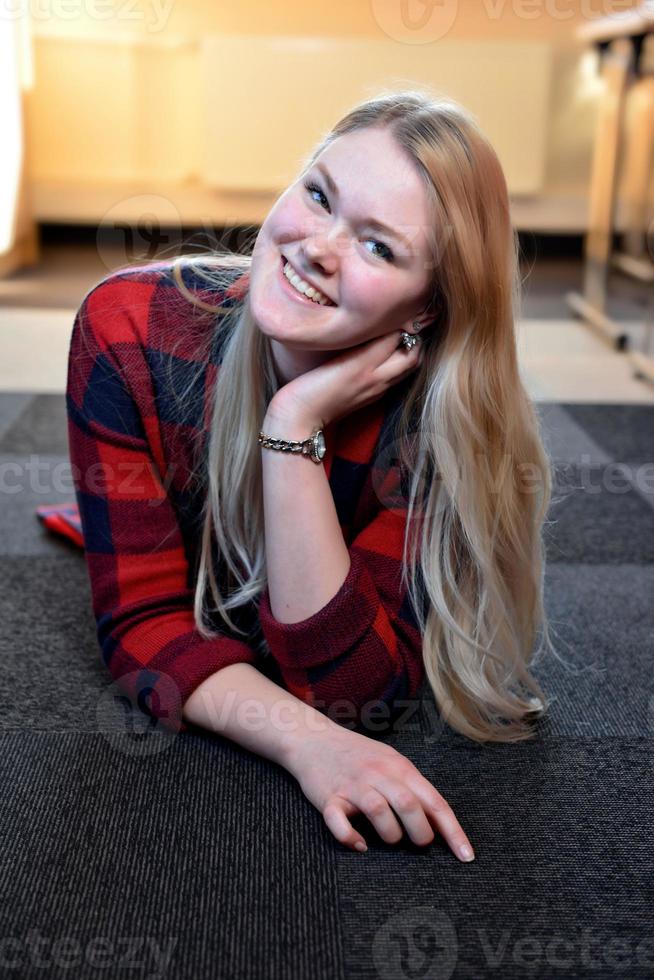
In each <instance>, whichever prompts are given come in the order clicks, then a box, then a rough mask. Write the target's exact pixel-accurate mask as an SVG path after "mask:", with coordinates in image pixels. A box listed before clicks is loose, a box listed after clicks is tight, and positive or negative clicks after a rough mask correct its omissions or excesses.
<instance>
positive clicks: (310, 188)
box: [304, 181, 394, 262]
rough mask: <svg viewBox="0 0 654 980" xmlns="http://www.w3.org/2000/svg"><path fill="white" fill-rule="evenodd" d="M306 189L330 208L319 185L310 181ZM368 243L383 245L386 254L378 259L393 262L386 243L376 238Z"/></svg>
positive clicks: (368, 239) (306, 184)
mask: <svg viewBox="0 0 654 980" xmlns="http://www.w3.org/2000/svg"><path fill="white" fill-rule="evenodd" d="M304 187H305V189H306V190H307V191H308V192H309V194H310V195H311V194H313V193H314V191H315V192H316V193H317V194H320V196H321V197H322V198H323V199H324V200H325V201H326V202H327V207H329V201H327V198H326V197H325V195H324V194H323V192H322V191H321V189H320V188H319V187H318V185H317V184H312V183H311V182H310V181H308V182H307V183H305V185H304ZM320 206H321V207H322V206H323V205H322V204H321V205H320ZM366 241H368V242H374V243H375V245H381V247H382V248H383V249H385V250H386V254H385V255H384V256H378V258H384V261H385V262H392V261H393V259H394V255H393V252H392V250H391V249H390V248H389V247H388V245H385V244H384V242H380V241H379V240H378V239H376V238H367V239H366Z"/></svg>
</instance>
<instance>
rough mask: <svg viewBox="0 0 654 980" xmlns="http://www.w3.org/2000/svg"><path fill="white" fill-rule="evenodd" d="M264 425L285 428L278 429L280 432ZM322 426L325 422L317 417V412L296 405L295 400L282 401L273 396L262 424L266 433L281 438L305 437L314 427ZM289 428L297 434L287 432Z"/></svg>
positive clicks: (322, 427)
mask: <svg viewBox="0 0 654 980" xmlns="http://www.w3.org/2000/svg"><path fill="white" fill-rule="evenodd" d="M266 426H268V427H269V428H272V427H277V428H279V427H281V426H286V429H280V432H276V431H275V432H272V431H269V429H268V428H266ZM324 428H325V423H324V421H323V419H321V418H318V416H317V414H314V413H310V412H308V411H307V410H306V408H304V407H303V406H301V405H298V404H297V402H291V401H289V400H286V401H282V400H281V399H279V400H278V401H275V398H273V399H272V400H271V401H270V403H269V405H268V408H267V409H266V415H265V418H264V420H263V425H262V429H263V431H264V432H265V433H266V435H270V436H273V437H274V438H282V439H284V438H285V439H306V438H307V436H310V435H311V433H312V432H313V431H314V430H315V429H324ZM289 429H292V430H293V431H295V432H297V433H298V434H297V435H292V434H291V435H289V434H287V433H288V430H289Z"/></svg>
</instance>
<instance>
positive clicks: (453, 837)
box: [409, 770, 475, 861]
mask: <svg viewBox="0 0 654 980" xmlns="http://www.w3.org/2000/svg"><path fill="white" fill-rule="evenodd" d="M415 777H416V778H415V779H413V780H412V781H411V782H410V783H409V785H410V786H411V789H412V790H413V791H414V792H415V794H416V796H417V797H418V799H419V800H420V801H421V802H422V804H423V805H424V807H425V812H426V814H427V816H428V817H429V819H430V820H431V821H432V822H433V823H434V824H435V826H436V828H437V829H438V831H439V832H440V833H441V834H442V835H443V837H444V838H445V840H446V841H447V843H448V844H449V846H450V847H451V848H452V850H453V851H454V853H455V854H456V856H457V857H458V858H459V860H461V861H472V860H474V856H475V851H474V848H473V846H472V844H471V843H470V840H469V839H468V836H467V834H466V832H465V831H464V829H463V827H462V826H461V824H460V823H459V821H458V820H457V818H456V816H455V814H454V811H453V810H452V807H451V806H450V804H449V803H448V802H447V800H446V799H445V798H444V797H442V796H441V794H440V793H439V792H438V790H437V789H435V787H434V786H432V784H431V783H430V782H429V781H428V780H426V779H425V778H424V776H422V775H421V774H420V773H419V772H418V771H417V770H416V774H415Z"/></svg>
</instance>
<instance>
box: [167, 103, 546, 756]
mask: <svg viewBox="0 0 654 980" xmlns="http://www.w3.org/2000/svg"><path fill="white" fill-rule="evenodd" d="M369 126H384V127H389V129H390V132H391V133H392V135H393V136H394V138H395V140H396V141H397V143H398V145H399V146H400V147H402V148H403V150H404V151H405V153H406V154H408V156H409V157H410V158H411V160H412V161H413V162H414V164H415V167H416V169H417V172H418V173H419V174H420V176H421V177H422V179H423V180H424V183H425V186H426V188H427V192H428V194H429V199H430V201H431V202H432V205H433V209H434V210H433V214H434V227H433V229H430V231H431V239H432V244H433V249H434V263H433V284H432V309H433V311H434V315H435V317H436V321H435V324H436V325H435V327H434V329H431V330H429V331H428V332H425V345H426V347H425V357H424V362H423V363H422V365H421V367H420V368H419V369H418V370H417V371H416V372H415V374H414V375H413V383H412V384H411V385H410V386H409V387H408V389H407V395H406V397H405V399H404V402H403V405H402V411H401V412H399V413H398V422H397V428H396V430H395V435H394V438H395V442H394V448H395V449H396V451H397V458H399V460H400V471H402V472H403V473H404V474H405V476H407V477H408V478H409V480H408V494H407V501H406V506H407V522H406V533H405V537H404V551H403V570H402V583H403V585H404V586H405V587H406V588H407V590H408V595H409V597H410V602H411V605H412V608H413V612H414V615H415V617H416V622H417V624H418V626H419V629H420V633H421V635H422V637H423V649H422V655H423V660H424V666H425V673H426V677H427V679H428V682H429V685H430V686H431V689H432V691H433V694H434V698H435V700H436V704H437V706H438V708H439V711H440V712H441V715H442V717H443V718H444V720H446V721H447V723H448V724H449V725H450V726H451V727H452V728H453V729H455V730H456V731H458V732H460V733H461V734H463V735H466V736H468V737H469V738H470V739H473V740H475V741H479V742H485V741H497V742H516V741H521V740H524V739H528V738H532V737H533V736H534V734H535V731H534V728H533V722H534V720H535V718H537V717H538V715H539V714H542V713H543V712H544V711H545V709H546V706H548V703H547V699H546V696H545V693H544V691H543V690H542V688H541V687H540V685H539V683H538V682H537V680H536V679H535V677H534V676H533V675H532V674H531V673H530V670H529V667H530V666H531V665H532V664H533V663H535V661H536V658H537V657H538V656H539V655H540V653H541V652H542V650H543V644H544V643H546V644H547V645H548V647H549V648H550V649H551V650H552V651H554V647H553V645H552V644H551V640H550V636H549V630H548V622H547V618H546V614H545V608H544V599H543V584H544V571H545V547H544V542H543V538H542V531H543V525H544V522H545V518H546V514H547V511H548V508H549V504H550V499H551V491H552V482H551V473H550V460H549V457H548V454H547V452H546V450H545V448H544V445H543V442H542V440H541V434H540V431H539V420H538V416H537V414H536V412H535V409H534V406H533V405H532V402H531V400H530V398H529V396H528V394H527V392H526V390H525V388H524V386H523V382H522V380H521V377H520V374H519V370H518V358H517V347H516V323H517V318H518V316H519V306H520V299H521V295H520V285H521V284H520V278H519V244H518V237H517V233H516V232H515V231H514V230H513V228H512V225H511V219H510V211H509V197H508V191H507V186H506V181H505V178H504V174H503V172H502V168H501V165H500V163H499V160H498V158H497V155H496V153H495V151H494V150H493V148H492V146H491V145H490V143H489V142H488V140H487V139H486V138H485V136H484V135H483V133H482V132H481V130H480V127H479V125H478V123H477V122H476V120H475V119H474V118H473V117H472V116H471V115H470V114H469V113H468V112H467V111H466V110H465V109H463V108H462V107H461V106H460V105H458V104H457V103H455V102H453V101H451V100H449V99H444V98H433V97H431V96H430V95H427V94H424V93H423V92H420V91H418V90H410V91H402V92H390V93H382V94H380V95H379V96H378V97H376V98H371V99H369V100H367V101H365V102H363V103H362V104H360V105H357V106H356V107H355V108H353V109H352V110H351V111H350V112H348V113H347V115H346V116H345V117H344V118H343V119H341V121H340V122H338V123H337V124H336V126H334V128H333V129H332V130H331V132H329V133H328V134H327V135H326V136H325V137H324V138H323V139H322V140H321V142H320V143H319V145H318V146H317V147H316V148H315V149H314V151H313V152H312V153H311V155H310V157H309V158H308V159H307V161H306V163H305V168H304V169H306V168H308V167H309V166H310V165H311V164H312V162H313V161H314V160H315V159H316V158H317V157H318V155H319V154H320V153H321V152H322V151H323V150H324V149H325V148H326V147H327V146H328V145H329V144H330V143H331V142H332V141H333V140H335V139H337V138H338V137H340V136H342V135H344V134H346V133H350V132H353V131H356V130H360V129H362V128H365V127H369ZM250 262H251V256H250V255H244V254H239V253H235V252H233V251H229V250H224V251H220V252H217V251H216V252H213V253H212V254H211V256H207V255H201V256H200V257H199V262H198V261H197V259H196V258H195V257H193V258H188V257H183V258H181V259H180V261H179V263H178V264H176V266H175V278H176V282H177V284H178V286H179V288H180V290H181V291H182V292H183V293H184V295H185V296H186V297H187V298H188V299H189V301H190V302H193V303H195V304H196V305H198V306H200V308H203V309H205V310H206V311H207V312H210V313H211V314H212V315H214V316H215V314H220V316H219V317H218V318H217V320H216V324H217V325H216V326H215V328H214V330H219V331H220V345H221V367H220V370H219V372H218V377H217V380H216V383H215V385H214V390H213V407H212V417H211V427H210V432H209V435H208V453H207V457H206V468H207V479H208V485H207V488H206V496H205V498H204V511H203V524H202V538H201V542H200V552H199V563H198V574H197V584H196V588H195V597H194V615H195V620H196V624H197V628H198V630H199V631H200V632H201V634H202V635H203V636H205V637H207V638H210V637H213V636H215V635H216V631H215V630H214V629H213V628H212V626H211V625H210V624H209V622H208V621H207V619H208V617H210V615H211V614H212V612H217V613H218V615H219V617H220V619H221V620H222V621H223V622H224V623H226V624H227V625H228V626H229V628H230V629H231V630H235V631H236V632H237V633H239V634H243V633H244V630H242V629H241V628H240V627H239V626H238V624H237V623H236V622H235V621H234V619H233V618H232V617H231V616H230V615H229V610H234V609H237V608H238V607H241V606H244V605H246V604H247V603H249V602H250V601H254V602H255V604H256V603H257V602H258V597H259V596H260V594H261V592H262V591H263V589H264V588H265V586H266V584H267V580H266V564H265V553H264V519H263V497H262V474H261V460H260V448H259V446H258V443H257V436H258V432H259V429H260V427H261V424H262V422H263V418H264V416H265V412H266V409H267V406H268V403H269V401H270V399H271V398H272V396H273V395H274V393H275V392H276V390H277V388H278V383H277V380H276V376H275V371H274V368H273V361H272V354H271V347H270V342H269V339H268V338H267V337H266V336H265V335H264V334H263V333H262V332H261V331H259V330H258V329H256V325H255V323H254V320H253V317H252V314H251V311H250V305H249V296H248V294H247V292H246V293H245V295H244V296H242V297H241V298H240V299H239V301H238V302H235V303H232V304H231V305H230V304H227V305H223V306H220V307H213V306H211V305H210V304H207V303H206V301H200V302H198V300H197V299H196V297H195V295H194V294H193V293H192V292H190V291H189V290H188V289H187V287H186V285H185V283H184V280H183V278H182V274H181V268H182V265H183V264H184V263H191V264H192V265H193V266H194V267H195V266H197V272H198V275H200V276H203V277H204V278H205V279H206V281H207V282H208V283H209V284H210V286H211V287H213V286H215V287H216V288H217V289H218V290H223V289H225V288H226V286H227V285H228V284H229V283H231V282H233V281H234V273H235V271H236V273H237V274H238V272H239V271H242V272H244V271H246V270H247V269H249V267H250ZM416 420H417V425H416ZM523 481H526V482H528V483H529V481H531V482H530V484H529V486H528V487H526V486H525V482H523ZM218 562H220V563H222V566H223V570H222V571H221V572H220V573H218ZM228 581H229V582H230V583H233V584H234V588H233V589H231V590H230V591H229V594H228V595H227V594H226V595H223V593H222V591H221V589H224V588H225V586H226V584H227V582H228ZM207 585H208V587H209V590H210V592H211V596H212V598H213V600H214V602H215V606H214V607H213V609H211V608H210V607H209V605H208V602H207V595H206V593H207ZM225 591H226V592H227V590H226V589H225ZM539 627H541V628H542V640H541V644H540V646H539V648H538V650H537V651H535V652H534V650H533V647H534V642H535V638H536V633H537V630H538V628H539ZM264 647H265V643H264ZM554 652H556V651H554Z"/></svg>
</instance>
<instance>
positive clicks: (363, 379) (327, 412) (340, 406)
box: [268, 330, 423, 428]
mask: <svg viewBox="0 0 654 980" xmlns="http://www.w3.org/2000/svg"><path fill="white" fill-rule="evenodd" d="M401 333H402V331H401V330H393V331H392V332H391V333H387V334H382V335H381V336H380V337H373V339H372V340H369V341H366V342H365V343H363V344H358V345H357V346H356V347H350V348H348V349H347V350H345V351H343V352H342V353H340V354H337V355H336V356H335V357H333V358H331V360H329V361H326V362H325V363H324V364H321V365H320V366H319V367H317V368H313V369H312V370H311V371H306V372H305V373H304V374H301V375H299V376H298V377H297V378H294V379H293V381H289V383H288V384H286V385H284V386H283V387H282V388H280V389H279V391H278V392H277V393H276V394H275V396H274V398H273V399H272V401H271V402H270V405H269V407H268V411H269V413H273V414H275V413H280V414H284V415H292V416H293V417H294V418H297V417H298V416H299V417H301V418H302V419H303V420H306V422H307V424H309V425H311V426H320V427H321V428H324V427H325V426H326V425H328V424H329V423H330V422H334V421H336V420H337V419H340V418H342V417H343V416H344V415H349V414H350V412H354V411H356V410H357V409H359V408H362V407H363V406H364V405H368V404H370V403H371V402H374V401H376V400H377V399H378V398H381V396H382V395H383V394H384V393H385V392H386V391H387V390H388V389H389V388H390V387H391V386H392V385H394V384H397V383H398V382H399V381H402V380H403V379H404V378H406V377H407V376H408V375H409V374H410V373H411V372H412V371H414V370H415V369H416V368H417V367H418V365H419V364H420V363H421V360H422V355H421V352H422V348H423V344H422V341H421V340H420V339H419V340H418V343H417V344H415V346H414V347H413V348H412V349H411V350H407V349H406V348H405V347H403V346H398V345H399V344H400V340H401Z"/></svg>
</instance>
